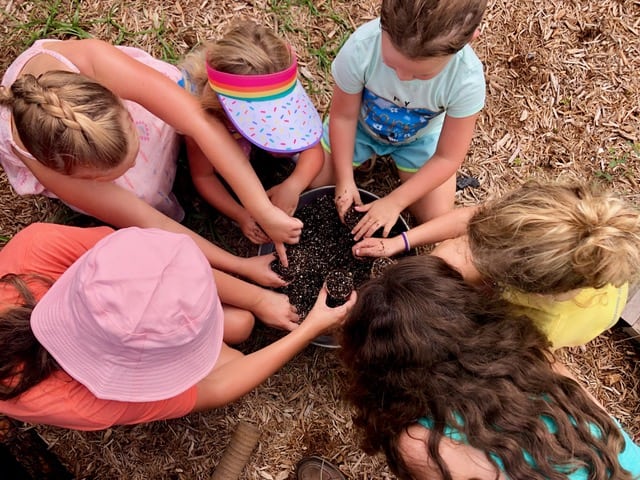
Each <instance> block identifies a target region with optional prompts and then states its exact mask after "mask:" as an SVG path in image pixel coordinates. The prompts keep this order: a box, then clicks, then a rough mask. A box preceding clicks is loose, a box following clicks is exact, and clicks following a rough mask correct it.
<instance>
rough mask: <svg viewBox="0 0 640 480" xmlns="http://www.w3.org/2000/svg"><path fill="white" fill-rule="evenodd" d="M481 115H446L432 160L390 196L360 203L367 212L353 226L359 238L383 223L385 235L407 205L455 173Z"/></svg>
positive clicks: (371, 232)
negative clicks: (457, 116) (458, 116)
mask: <svg viewBox="0 0 640 480" xmlns="http://www.w3.org/2000/svg"><path fill="white" fill-rule="evenodd" d="M478 115H479V113H476V114H474V115H471V116H468V117H464V118H454V117H450V116H447V117H445V119H444V125H443V126H442V132H441V133H440V139H439V140H438V147H437V149H436V152H435V153H434V154H433V156H432V157H431V158H430V159H429V161H428V162H427V163H425V164H424V165H423V166H422V167H421V168H420V169H419V170H418V171H417V172H416V173H415V174H413V175H412V176H411V178H409V179H408V180H407V181H406V182H404V183H403V184H402V185H400V186H399V187H397V188H396V189H395V190H393V191H392V192H391V193H389V194H388V195H387V196H385V197H383V198H381V199H380V200H376V201H375V202H371V203H368V204H366V205H363V206H362V207H358V210H359V211H361V212H366V215H364V216H363V217H362V218H361V219H360V222H358V224H357V225H356V226H355V228H354V229H353V230H352V233H353V235H354V239H355V240H356V241H357V240H359V239H361V238H363V237H370V236H371V235H373V232H375V231H376V230H377V229H378V228H380V227H384V231H383V236H385V237H386V236H387V235H389V232H390V231H391V228H393V226H394V225H395V223H396V221H397V220H398V216H399V215H400V213H401V212H402V211H403V210H404V209H405V208H407V207H408V206H409V205H411V204H413V203H415V202H416V201H417V200H418V199H420V198H421V197H423V196H424V195H426V194H427V193H429V192H431V191H432V190H434V189H435V188H437V187H438V186H440V185H442V184H443V183H444V182H445V181H446V180H447V179H448V178H451V176H453V175H455V173H456V171H457V170H458V168H459V167H460V165H462V162H463V160H464V158H465V156H466V155H467V152H468V151H469V145H470V144H471V139H472V138H473V130H474V128H475V124H476V119H477V118H478Z"/></svg>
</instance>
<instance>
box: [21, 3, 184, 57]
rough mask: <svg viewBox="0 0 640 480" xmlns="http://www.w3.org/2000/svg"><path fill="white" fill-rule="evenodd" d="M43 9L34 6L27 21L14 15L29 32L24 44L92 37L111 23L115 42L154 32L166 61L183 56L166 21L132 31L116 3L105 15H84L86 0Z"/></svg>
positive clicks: (26, 31)
mask: <svg viewBox="0 0 640 480" xmlns="http://www.w3.org/2000/svg"><path fill="white" fill-rule="evenodd" d="M38 6H39V7H40V8H34V9H33V11H32V16H31V18H30V20H29V21H28V22H26V23H21V22H18V21H17V20H16V19H15V17H12V18H11V20H13V23H14V26H15V28H16V29H18V30H21V31H24V32H25V33H26V35H25V38H24V42H23V43H24V46H25V47H28V46H30V45H32V44H33V42H35V41H36V40H42V39H47V38H60V39H68V38H81V39H82V38H92V37H93V35H92V34H91V33H89V32H90V31H91V29H92V28H93V27H94V26H96V25H107V26H109V27H111V28H112V29H113V30H115V32H116V38H115V40H113V41H112V43H114V44H115V45H122V44H128V45H132V44H135V39H136V37H140V36H142V35H153V36H155V37H156V39H157V41H158V44H159V46H160V58H161V59H162V60H164V61H166V62H170V63H176V62H177V61H178V59H179V58H180V55H179V54H178V53H177V49H176V46H175V44H174V43H173V42H172V41H171V40H170V36H171V35H170V34H171V32H168V31H167V29H166V26H165V22H164V20H162V21H161V22H160V23H159V25H157V26H154V28H148V29H145V30H140V31H132V30H129V29H127V28H126V27H125V26H124V25H122V24H121V23H119V22H118V21H117V20H116V19H115V17H116V12H117V8H118V7H117V6H116V5H112V6H111V8H110V9H109V11H108V12H107V13H106V16H104V17H98V18H91V19H89V18H86V17H83V16H82V13H81V7H82V0H73V1H72V2H70V3H69V5H68V7H67V8H66V9H64V8H63V3H62V0H56V1H55V2H52V3H50V4H48V5H47V4H46V3H45V2H41V3H40V4H39V5H38Z"/></svg>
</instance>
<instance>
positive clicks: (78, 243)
mask: <svg viewBox="0 0 640 480" xmlns="http://www.w3.org/2000/svg"><path fill="white" fill-rule="evenodd" d="M111 232H113V230H112V229H111V228H109V227H97V228H79V227H71V226H66V225H56V224H51V223H34V224H31V225H29V226H28V227H26V228H25V229H24V230H22V231H21V232H19V233H18V234H17V235H15V236H14V237H13V238H12V239H11V241H9V243H8V244H7V245H6V246H5V247H4V248H3V249H2V250H1V251H0V276H3V275H6V274H7V273H15V274H37V275H40V276H44V277H47V278H49V279H51V280H54V281H55V280H56V279H57V278H58V277H60V275H62V273H64V271H65V270H66V269H67V268H69V266H71V264H72V263H73V262H75V261H76V260H77V259H78V258H79V257H80V256H82V254H84V253H85V252H86V251H87V250H89V249H90V248H91V247H93V245H95V244H96V243H97V242H98V241H99V240H101V239H102V238H104V237H106V236H107V235H109V234H110V233H111ZM27 283H28V285H29V287H30V289H31V291H32V292H33V294H34V295H35V297H36V299H40V298H41V297H42V295H44V294H45V293H46V291H47V288H48V287H47V286H46V284H45V283H43V282H42V281H40V280H35V279H32V280H29V281H28V282H27ZM18 301H19V297H18V295H17V292H15V290H13V289H12V288H11V287H7V286H4V287H2V288H0V309H6V308H10V307H11V306H14V305H16V303H17V302H18ZM196 393H197V391H196V386H195V385H194V386H193V387H191V388H190V389H188V390H187V391H186V392H184V393H181V394H180V395H177V396H175V397H173V398H169V399H166V400H160V401H156V402H118V401H114V400H101V399H99V398H97V397H96V396H95V395H93V394H92V393H91V392H90V391H89V390H88V389H86V388H85V387H84V386H83V385H82V384H81V383H79V382H77V381H76V380H74V379H73V378H71V377H70V376H69V375H68V374H67V373H66V372H64V371H63V370H59V371H57V372H55V373H53V374H52V375H50V376H49V377H48V378H47V379H45V380H43V381H42V382H40V383H39V384H38V385H36V386H34V387H32V388H31V389H29V390H27V391H26V392H24V393H23V394H22V395H20V396H18V397H16V398H13V399H11V400H6V401H0V413H2V414H4V415H7V416H10V417H13V418H16V419H18V420H22V421H25V422H29V423H44V424H48V425H55V426H59V427H64V428H73V429H76V430H102V429H105V428H108V427H110V426H112V425H129V424H135V423H143V422H151V421H154V420H162V419H169V418H177V417H182V416H183V415H186V414H188V413H189V412H191V410H193V407H194V406H195V403H196Z"/></svg>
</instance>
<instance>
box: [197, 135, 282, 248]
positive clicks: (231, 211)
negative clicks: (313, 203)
mask: <svg viewBox="0 0 640 480" xmlns="http://www.w3.org/2000/svg"><path fill="white" fill-rule="evenodd" d="M186 144H187V155H188V157H189V170H190V173H191V179H192V181H193V185H194V186H195V187H196V190H197V191H198V193H199V194H200V195H201V196H202V198H204V199H205V200H206V201H207V203H209V205H211V206H212V207H214V208H215V209H216V210H218V211H219V212H221V213H222V214H223V215H225V216H227V217H229V218H231V219H232V220H234V221H235V222H236V223H237V224H238V225H239V226H240V228H241V230H242V233H243V234H244V236H245V237H247V238H248V239H249V240H251V241H252V242H253V243H258V244H259V243H268V242H269V237H267V235H266V234H265V233H264V232H263V231H262V230H261V228H260V227H259V226H258V224H257V223H256V221H255V220H254V219H253V217H252V216H251V214H250V213H249V211H248V210H247V209H246V208H244V207H243V206H242V205H240V204H239V203H238V202H237V201H236V200H235V198H233V197H232V196H231V194H230V193H229V191H228V190H227V189H226V187H225V186H224V185H223V184H222V182H221V181H220V179H219V178H218V176H217V175H216V171H215V169H214V168H213V165H212V164H211V163H210V162H209V160H208V159H207V157H206V156H205V155H204V154H203V153H202V150H201V149H200V147H199V146H198V144H197V143H196V142H195V141H194V140H193V139H191V138H188V137H187V139H186Z"/></svg>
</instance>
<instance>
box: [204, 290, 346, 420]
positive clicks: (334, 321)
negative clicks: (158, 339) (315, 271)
mask: <svg viewBox="0 0 640 480" xmlns="http://www.w3.org/2000/svg"><path fill="white" fill-rule="evenodd" d="M326 298H327V292H326V290H325V288H324V287H323V288H322V290H321V291H320V294H319V295H318V299H317V301H316V304H315V306H314V307H313V309H312V310H311V311H310V312H309V314H308V315H307V317H306V318H305V320H304V321H303V322H302V323H301V324H300V326H298V328H296V329H295V330H293V331H292V332H290V333H288V334H287V335H286V336H285V337H283V338H281V339H279V340H277V341H275V342H274V343H272V344H271V345H268V346H266V347H264V348H262V349H260V350H258V351H256V352H253V353H251V354H249V355H247V356H246V357H245V356H241V354H240V353H239V352H237V351H234V350H231V349H230V348H229V347H226V345H223V346H222V347H223V351H222V353H221V354H220V358H219V359H218V362H217V363H216V365H215V366H214V367H213V370H212V371H211V372H210V373H209V375H207V376H206V377H205V378H204V379H203V380H201V381H200V382H198V398H197V400H196V405H195V407H194V411H202V410H207V409H211V408H218V407H221V406H223V405H226V404H228V403H230V402H233V401H234V400H237V399H238V398H240V397H241V396H243V395H245V394H246V393H248V392H250V391H251V390H253V389H254V388H255V387H257V386H258V385H260V384H261V383H262V382H264V381H265V380H266V379H267V378H269V377H270V376H271V375H273V374H274V373H275V372H277V371H278V370H279V369H280V368H282V367H283V366H284V365H285V364H286V363H287V362H288V361H289V360H291V359H292V358H293V357H294V356H295V355H296V354H297V353H298V352H300V351H301V350H302V349H303V348H305V347H306V346H307V345H308V344H309V342H311V340H313V339H314V338H315V337H317V336H318V335H320V334H322V333H323V332H324V331H326V330H327V329H329V328H331V327H332V326H335V325H338V324H340V323H342V321H343V320H344V318H345V317H346V315H347V313H348V311H349V310H350V309H351V307H352V306H353V304H354V303H355V301H356V294H355V292H353V293H352V294H351V297H350V298H349V301H348V302H347V303H345V304H344V305H341V306H339V307H336V308H329V307H327V306H326V304H325V301H326Z"/></svg>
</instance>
